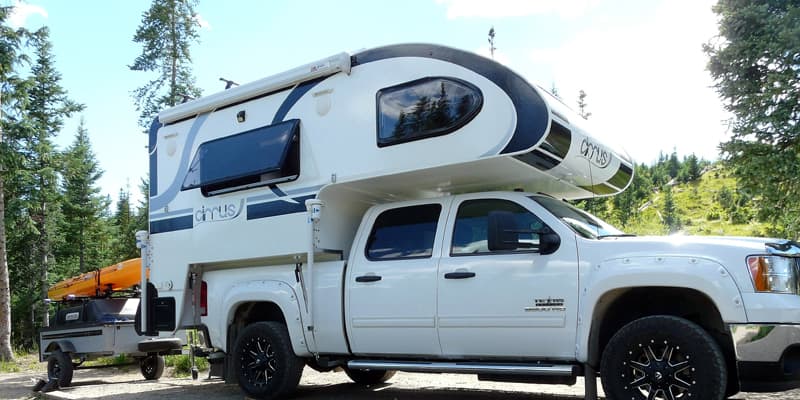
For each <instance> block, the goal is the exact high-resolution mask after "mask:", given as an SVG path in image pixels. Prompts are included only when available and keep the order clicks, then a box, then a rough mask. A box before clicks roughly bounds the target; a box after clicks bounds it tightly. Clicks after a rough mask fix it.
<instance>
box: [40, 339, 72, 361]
mask: <svg viewBox="0 0 800 400" xmlns="http://www.w3.org/2000/svg"><path fill="white" fill-rule="evenodd" d="M56 350H61V351H62V352H64V353H73V354H74V353H75V345H74V344H72V342H70V341H69V340H63V339H62V340H54V341H52V342H50V343H48V344H47V347H45V348H44V349H43V350H42V351H41V352H40V355H39V362H44V361H45V360H47V357H48V356H49V355H50V353H52V352H54V351H56Z"/></svg>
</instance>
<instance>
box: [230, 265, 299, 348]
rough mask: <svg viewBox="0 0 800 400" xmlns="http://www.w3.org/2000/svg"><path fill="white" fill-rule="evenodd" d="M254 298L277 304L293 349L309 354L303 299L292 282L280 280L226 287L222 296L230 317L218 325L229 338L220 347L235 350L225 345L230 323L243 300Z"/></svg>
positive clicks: (244, 301) (248, 301)
mask: <svg viewBox="0 0 800 400" xmlns="http://www.w3.org/2000/svg"><path fill="white" fill-rule="evenodd" d="M252 302H267V303H273V304H275V305H276V306H278V308H280V310H281V312H282V313H283V317H284V319H285V320H286V329H287V330H288V331H289V338H290V339H291V342H292V349H293V350H294V353H295V354H296V355H298V356H300V357H303V356H308V355H310V352H309V351H308V346H307V345H306V338H305V334H304V330H303V326H304V324H303V321H302V318H301V313H300V307H301V305H300V303H301V301H299V300H298V298H297V295H296V293H295V291H294V289H293V287H292V286H291V285H289V284H288V283H286V282H283V281H277V280H259V281H251V282H242V283H238V284H235V285H233V286H231V287H230V288H229V289H228V290H226V295H225V297H224V298H223V299H222V308H221V309H222V310H223V311H225V312H226V316H227V317H226V318H225V319H220V320H219V322H218V323H219V324H220V326H218V327H217V329H219V332H222V333H223V335H224V336H223V337H224V338H225V339H226V340H224V341H223V343H219V344H217V346H218V347H221V348H223V350H225V351H227V352H231V351H233V348H231V349H226V348H224V347H223V346H227V344H228V340H227V339H229V338H227V334H228V326H229V325H230V324H231V323H233V319H234V318H235V316H236V309H237V308H239V306H240V305H242V304H245V303H252ZM230 339H233V338H230ZM232 344H233V342H231V345H232Z"/></svg>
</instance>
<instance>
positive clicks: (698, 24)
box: [530, 0, 727, 163]
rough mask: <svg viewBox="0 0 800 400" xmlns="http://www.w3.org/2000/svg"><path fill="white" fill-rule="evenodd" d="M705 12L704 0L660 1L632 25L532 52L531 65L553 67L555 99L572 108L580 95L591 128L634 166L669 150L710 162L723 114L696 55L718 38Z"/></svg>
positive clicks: (701, 57)
mask: <svg viewBox="0 0 800 400" xmlns="http://www.w3.org/2000/svg"><path fill="white" fill-rule="evenodd" d="M710 8H711V5H710V3H709V2H708V0H705V1H690V0H687V1H665V2H664V3H663V4H662V6H661V7H660V9H659V10H657V12H655V13H654V14H653V15H652V16H651V17H646V18H644V19H642V20H640V21H638V22H637V24H636V25H634V26H615V27H611V28H609V27H602V28H592V29H587V30H585V31H583V32H580V33H578V34H577V35H575V36H574V38H573V39H572V40H571V41H569V42H568V43H566V44H565V45H564V46H562V47H560V48H558V49H540V50H536V51H532V52H531V53H530V59H531V60H532V61H534V62H536V63H549V64H551V65H552V68H553V75H554V80H555V85H556V86H557V88H558V90H559V94H560V96H561V97H562V98H563V99H564V101H565V102H566V103H567V104H570V105H573V108H574V104H575V103H576V99H577V96H578V90H580V89H583V90H585V91H586V93H587V95H588V97H587V104H588V108H589V111H590V112H591V113H592V117H591V118H590V122H591V124H592V125H593V126H595V127H596V128H597V130H598V133H599V134H600V135H608V136H612V137H613V138H614V139H615V141H617V142H619V143H620V144H622V145H623V146H624V147H625V148H626V149H627V150H628V152H629V153H630V154H631V156H633V158H634V159H636V160H637V161H641V162H646V163H649V162H651V161H652V160H653V159H655V157H657V156H658V153H659V151H663V152H664V153H667V154H668V153H670V152H672V150H673V148H676V149H677V151H678V153H679V154H681V155H686V154H688V153H692V152H694V153H697V154H698V156H702V157H705V158H715V157H716V156H717V145H718V144H719V143H720V141H722V140H724V139H725V138H726V128H725V126H724V125H723V124H722V123H721V121H722V120H724V119H726V118H727V114H726V112H725V111H724V110H723V108H722V105H721V102H720V100H719V99H718V97H717V95H716V92H715V91H714V90H713V89H712V88H711V85H712V80H711V77H710V76H709V74H708V72H707V71H706V70H705V66H706V62H707V58H706V56H705V54H704V53H703V52H702V44H703V43H704V42H705V41H707V40H709V39H710V38H711V37H713V36H714V35H715V33H716V24H715V22H716V18H715V16H714V14H713V13H712V12H711V10H710ZM543 83H545V82H543ZM545 87H549V85H545Z"/></svg>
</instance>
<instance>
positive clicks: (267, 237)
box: [139, 44, 800, 400]
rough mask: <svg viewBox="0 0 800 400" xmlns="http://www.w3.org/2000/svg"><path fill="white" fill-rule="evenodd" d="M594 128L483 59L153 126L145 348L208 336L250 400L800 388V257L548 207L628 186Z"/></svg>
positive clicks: (389, 63) (182, 109) (383, 73)
mask: <svg viewBox="0 0 800 400" xmlns="http://www.w3.org/2000/svg"><path fill="white" fill-rule="evenodd" d="M584 124H585V122H584V121H583V120H582V119H581V118H580V117H579V116H577V115H575V113H574V112H572V111H571V110H569V109H568V108H567V107H566V106H564V105H563V104H561V103H560V102H559V101H558V100H557V99H555V98H553V97H552V96H549V95H548V94H547V93H546V92H544V91H543V90H541V89H540V88H538V87H537V86H535V85H531V84H529V83H527V81H525V80H524V79H522V78H521V77H519V75H517V74H515V73H514V72H513V71H510V70H508V69H507V68H505V67H503V66H501V65H499V64H496V63H494V62H493V61H491V60H487V59H485V58H483V57H480V56H477V55H474V54H471V53H467V52H463V51H460V50H455V49H450V48H445V47H441V46H433V45H416V44H414V45H396V46H387V47H383V48H378V49H371V50H365V51H362V52H359V53H356V54H339V55H336V56H334V57H330V58H327V59H324V60H321V61H319V62H315V63H311V64H309V65H306V66H301V67H299V68H298V69H295V70H292V71H287V72H286V73H282V74H278V75H276V76H273V77H270V78H265V79H264V80H261V81H257V82H254V83H252V84H247V85H242V86H240V87H238V88H235V89H230V90H226V91H224V92H221V93H218V94H215V95H211V96H209V97H207V98H202V99H198V100H194V101H192V102H188V103H185V104H183V105H180V106H177V107H175V108H173V109H170V110H165V111H164V112H162V113H161V114H160V115H159V119H158V120H157V121H156V122H154V124H153V128H152V129H151V132H150V166H151V170H150V178H151V185H150V189H151V193H150V229H149V232H142V233H141V234H140V235H139V239H140V244H141V246H142V250H143V254H142V256H143V265H144V266H149V268H150V279H149V282H148V284H147V285H143V301H142V303H143V305H144V306H142V307H141V309H140V312H139V314H140V319H141V321H143V323H142V324H141V329H140V331H143V332H144V333H148V334H151V335H153V334H156V333H157V332H158V331H160V332H162V334H167V335H168V334H170V333H169V332H172V333H173V334H174V333H175V332H177V331H178V330H180V329H189V328H193V329H199V330H200V331H202V332H203V335H202V336H203V337H204V343H203V345H204V347H205V348H206V350H205V351H206V353H207V354H208V356H209V360H210V362H211V363H212V373H218V374H221V375H223V376H224V377H225V378H226V379H227V380H228V381H235V382H238V383H239V385H240V386H241V388H242V389H243V390H244V392H245V393H247V394H248V395H249V396H252V397H255V398H278V397H281V396H285V395H287V394H289V393H290V392H292V390H294V388H295V387H296V386H297V385H298V382H299V380H300V376H301V372H302V369H303V367H304V366H306V365H308V366H311V367H313V368H315V369H318V370H322V371H325V370H334V369H339V368H342V369H344V371H345V372H346V373H347V374H348V376H350V377H351V378H352V379H353V380H354V381H356V382H359V383H376V382H383V381H385V380H387V379H389V378H390V377H391V376H392V374H393V373H394V371H398V370H400V371H412V372H452V373H467V374H477V375H478V377H479V378H480V379H486V380H499V381H519V382H539V383H557V384H571V383H574V382H575V380H576V377H578V376H584V377H586V378H588V379H587V380H586V388H587V389H586V390H587V398H593V397H594V396H596V387H595V386H596V384H595V382H596V380H595V377H596V376H597V373H598V372H599V375H600V377H601V379H602V382H603V387H604V390H605V393H606V395H607V397H609V398H612V399H662V400H665V399H670V400H671V399H690V398H694V399H710V400H716V399H722V398H725V397H726V396H729V395H732V394H734V393H736V392H738V391H740V390H746V391H779V390H786V389H790V388H794V387H799V386H800V283H799V282H800V281H799V280H798V274H799V272H798V271H800V263H799V262H798V260H800V247H798V245H797V244H796V243H794V242H789V241H779V240H771V239H752V238H711V237H687V236H671V237H666V238H656V237H631V236H630V235H625V234H623V233H622V232H620V231H619V230H617V229H615V228H613V227H611V226H609V225H608V224H606V223H604V222H602V221H600V220H598V219H597V218H595V217H593V216H591V215H589V214H587V213H585V212H583V211H580V210H578V209H576V208H574V207H572V206H570V205H569V204H568V203H565V202H563V201H561V200H559V199H576V198H586V197H591V196H596V195H609V194H613V193H617V192H619V191H621V190H624V188H625V187H626V186H627V185H628V184H629V182H630V180H631V178H632V174H633V168H632V167H633V163H632V161H631V160H630V159H629V158H627V156H625V155H624V153H623V152H621V151H617V150H614V149H613V148H612V147H610V146H608V145H606V144H604V143H603V142H602V141H600V140H597V138H596V137H594V136H591V135H589V134H588V133H587V128H585V127H584ZM543 193H546V194H543ZM142 274H143V276H145V275H144V274H145V271H143V272H142ZM164 332H166V333H164Z"/></svg>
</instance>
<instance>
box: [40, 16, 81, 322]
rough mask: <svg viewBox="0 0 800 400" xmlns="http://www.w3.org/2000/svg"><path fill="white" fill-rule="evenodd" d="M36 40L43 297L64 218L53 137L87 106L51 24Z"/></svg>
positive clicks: (45, 315)
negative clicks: (77, 94)
mask: <svg viewBox="0 0 800 400" xmlns="http://www.w3.org/2000/svg"><path fill="white" fill-rule="evenodd" d="M32 44H33V47H34V53H35V55H36V61H35V63H34V65H33V67H32V68H31V80H32V85H33V86H32V87H31V89H30V91H29V94H28V97H29V101H30V104H29V106H28V110H27V114H28V118H29V120H30V123H31V125H32V127H33V133H34V134H33V135H32V136H31V137H30V140H29V141H28V143H27V146H26V147H27V148H26V150H27V153H28V154H27V159H26V170H27V173H28V175H29V179H30V184H31V186H30V187H29V192H28V197H27V198H28V199H29V200H30V205H29V207H30V218H31V219H32V222H33V225H34V227H35V229H36V232H37V240H36V242H35V244H34V249H35V251H34V253H35V256H36V258H37V260H36V262H37V264H38V266H39V270H40V291H41V294H42V296H41V298H42V299H44V298H46V297H47V288H48V285H49V282H48V269H49V268H50V266H51V263H52V259H51V258H52V252H53V247H54V245H56V242H57V241H58V240H59V236H58V230H57V229H56V226H57V225H58V224H59V219H60V218H61V212H60V199H59V191H58V176H57V172H58V171H59V170H60V169H61V165H60V160H59V157H58V153H57V152H56V150H55V147H54V145H53V143H52V140H51V139H52V138H53V137H54V136H55V135H56V134H57V133H58V132H59V131H60V130H61V127H62V126H63V124H64V119H65V118H67V117H69V116H70V115H72V113H74V112H78V111H80V110H81V109H83V106H82V105H80V104H77V103H75V102H74V101H72V100H70V99H69V98H68V97H67V93H66V91H65V90H64V89H63V88H62V87H61V85H60V83H59V82H60V80H61V74H60V73H59V72H58V71H56V69H55V65H54V63H55V60H54V57H53V54H52V44H51V43H50V32H49V30H48V28H46V27H45V28H41V29H39V30H38V31H36V32H34V34H33V36H32ZM42 325H43V326H48V325H49V321H48V305H47V304H46V303H42Z"/></svg>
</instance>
